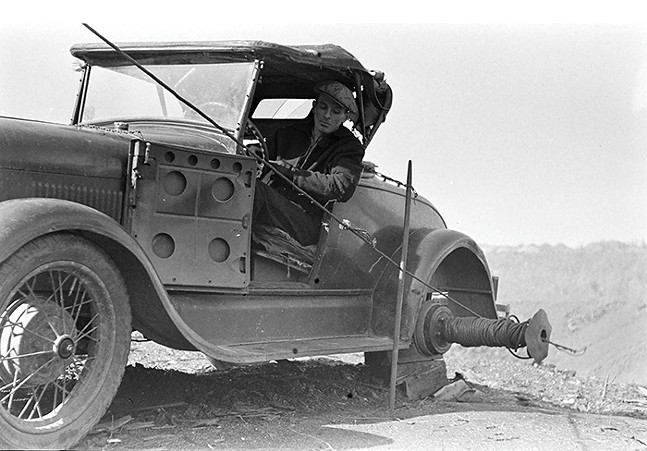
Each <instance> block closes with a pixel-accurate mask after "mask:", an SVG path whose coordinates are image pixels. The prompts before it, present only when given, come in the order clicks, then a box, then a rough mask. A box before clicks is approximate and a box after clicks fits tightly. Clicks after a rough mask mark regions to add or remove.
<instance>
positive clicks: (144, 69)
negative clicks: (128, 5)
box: [83, 23, 244, 147]
mask: <svg viewBox="0 0 647 451" xmlns="http://www.w3.org/2000/svg"><path fill="white" fill-rule="evenodd" d="M83 26H84V27H85V28H87V29H88V30H90V31H91V32H92V33H94V35H95V36H97V37H98V38H99V39H101V40H102V41H103V42H105V43H106V44H108V46H110V47H111V48H112V49H113V50H114V51H115V52H117V53H119V54H120V55H121V56H123V57H124V58H126V59H127V60H128V61H129V62H130V63H132V64H134V65H135V66H136V67H137V68H138V69H139V70H141V71H142V72H144V73H145V74H146V75H148V76H149V77H150V78H152V79H153V81H155V83H157V84H159V85H160V86H162V87H163V88H164V89H166V90H167V91H168V92H170V93H171V94H172V95H173V97H175V98H176V99H178V100H179V101H180V102H182V103H184V104H185V105H186V106H188V107H189V108H191V109H192V110H193V111H195V112H196V113H198V114H199V115H200V117H202V118H204V119H205V120H206V121H208V122H209V123H210V124H211V125H213V126H214V127H215V128H216V129H218V130H219V131H220V132H222V133H223V134H225V135H226V136H227V137H228V138H230V139H231V140H232V141H234V142H235V143H236V144H238V145H240V146H241V147H244V144H243V143H241V142H240V141H239V140H238V139H237V138H236V137H235V136H234V135H232V134H231V133H230V132H229V130H227V129H225V128H224V127H222V126H221V125H220V124H218V123H217V122H216V121H214V120H213V119H211V118H210V117H209V116H207V115H206V114H205V113H203V112H202V111H201V110H200V109H199V108H198V107H196V106H195V105H193V104H192V103H191V102H189V101H188V100H187V99H185V98H184V97H182V96H181V95H180V94H178V93H177V92H176V91H175V90H174V89H173V88H171V87H170V86H169V85H168V84H166V83H164V82H163V81H162V80H160V79H159V77H157V76H156V75H155V74H154V73H152V72H151V71H149V70H148V69H146V68H145V67H144V66H142V65H141V64H140V63H139V61H137V60H136V59H135V58H133V57H132V56H130V55H129V54H127V53H126V52H124V51H123V50H121V49H120V48H119V47H117V46H116V45H115V44H113V43H112V42H111V41H109V40H108V39H107V38H105V37H104V36H102V35H101V34H100V33H99V32H98V31H96V30H95V29H94V28H92V27H91V26H90V25H88V24H87V23H84V24H83Z"/></svg>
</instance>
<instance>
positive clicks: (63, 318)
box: [0, 40, 550, 449]
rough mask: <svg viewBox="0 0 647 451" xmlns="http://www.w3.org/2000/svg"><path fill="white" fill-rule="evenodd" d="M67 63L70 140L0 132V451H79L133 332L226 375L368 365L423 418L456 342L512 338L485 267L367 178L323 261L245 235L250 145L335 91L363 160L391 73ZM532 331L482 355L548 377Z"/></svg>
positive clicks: (339, 64)
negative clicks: (520, 362) (420, 402)
mask: <svg viewBox="0 0 647 451" xmlns="http://www.w3.org/2000/svg"><path fill="white" fill-rule="evenodd" d="M71 53H72V55H73V56H74V57H75V58H76V59H77V60H78V62H79V64H78V67H77V69H78V70H79V73H80V79H81V81H80V84H79V90H78V95H77V97H76V101H75V106H74V110H73V113H72V120H71V123H70V124H69V125H63V124H55V123H46V122H40V121H35V120H26V119H19V118H12V117H2V118H0V243H1V246H0V382H1V388H0V404H1V406H0V424H1V426H2V427H1V428H0V445H1V446H2V447H4V448H16V449H17V448H27V449H34V448H56V449H63V448H69V447H72V446H74V444H76V443H78V442H79V441H80V440H81V439H82V438H83V437H84V436H85V435H86V434H87V433H88V432H89V431H90V430H91V429H92V427H93V426H94V425H95V424H96V423H97V422H98V421H99V420H100V419H101V417H102V416H103V415H104V413H105V412H106V410H107V408H108V407H109V405H110V403H111V402H112V400H113V397H114V396H115V393H116V391H117V389H118V387H119V384H120V381H121V378H122V376H123V373H124V369H125V366H126V364H127V359H128V354H129V350H130V338H131V333H133V331H138V332H139V333H141V334H142V335H143V336H144V337H146V338H148V339H150V340H153V341H154V342H156V343H159V344H161V345H163V346H166V347H170V348H174V349H179V350H190V351H199V352H201V353H204V354H205V355H206V356H207V357H208V358H209V359H210V360H211V361H212V362H213V363H214V365H216V366H218V365H220V364H222V365H225V364H234V365H242V364H253V363H260V362H268V361H272V360H284V359H291V358H296V357H307V356H316V355H328V354H340V353H356V352H363V353H365V356H366V364H367V365H369V366H372V367H373V368H375V371H376V372H382V373H381V374H384V372H385V371H386V372H388V370H389V369H391V371H392V372H391V374H392V375H393V374H396V375H397V377H398V380H404V383H405V388H406V393H407V394H408V395H410V396H412V397H416V396H417V397H420V396H424V395H427V394H429V393H430V392H431V391H432V390H434V389H437V388H439V387H440V386H442V385H443V384H444V383H446V382H447V380H446V378H445V376H444V375H442V376H438V375H437V374H436V373H438V372H437V371H435V370H433V368H436V367H435V366H434V365H436V366H437V365H438V364H442V354H443V353H444V352H446V351H447V349H449V346H450V345H451V343H453V342H456V343H464V342H467V341H469V340H468V338H474V337H473V335H474V333H473V332H472V331H470V330H469V327H463V326H461V324H459V322H457V321H455V320H458V319H462V320H470V319H476V318H478V319H485V320H487V321H489V322H488V323H487V324H494V322H496V321H499V316H500V315H499V312H498V308H497V304H496V278H495V277H493V276H492V274H491V272H490V269H489V267H488V263H487V260H486V257H485V255H484V253H483V251H482V249H481V248H480V247H479V246H478V245H477V244H476V243H475V241H474V240H473V239H471V238H470V237H469V236H467V235H465V234H463V233H461V232H459V231H455V230H451V229H449V228H447V225H446V223H445V221H444V219H443V217H442V216H441V214H440V213H439V212H438V210H437V209H436V208H435V207H434V206H433V205H432V203H431V202H429V201H428V200H427V199H425V198H424V197H423V196H421V195H419V194H417V193H415V192H414V191H413V190H412V189H411V186H410V182H407V183H402V182H398V181H396V180H394V179H392V178H391V177H389V176H387V175H383V174H381V173H380V172H378V171H377V169H376V167H375V165H374V164H371V163H370V162H368V161H365V162H364V170H363V173H362V176H361V180H360V182H359V186H358V187H357V190H356V192H355V194H354V195H353V196H352V198H351V199H350V200H348V201H347V202H334V203H331V204H329V205H326V206H325V208H326V215H325V216H324V220H323V221H322V224H321V231H320V236H319V240H318V243H317V244H316V245H313V246H302V245H300V243H298V242H296V241H295V240H294V239H293V238H292V237H290V236H289V235H288V234H287V233H285V232H283V231H281V230H280V229H272V228H265V229H264V228H260V227H259V228H255V227H253V226H254V224H252V214H251V213H252V207H253V200H254V192H255V184H256V183H258V180H257V177H258V175H259V173H260V172H261V170H262V168H263V165H264V164H269V162H268V161H266V160H264V159H263V156H262V155H260V156H259V155H258V154H256V153H254V152H249V149H250V148H251V146H250V145H251V144H256V145H257V146H260V147H261V148H262V147H263V143H264V140H265V137H267V136H269V135H271V134H272V133H274V132H275V131H276V130H278V129H279V128H281V127H284V126H286V125H289V124H291V123H293V122H295V121H298V120H300V119H301V118H303V117H305V116H306V115H307V114H308V113H309V111H310V106H311V104H312V100H313V96H314V88H313V87H314V86H315V85H316V84H317V83H319V82H321V81H324V80H335V81H338V82H341V83H343V84H344V85H346V86H347V87H348V88H349V89H351V90H352V91H353V93H354V96H355V100H356V102H357V104H358V110H359V117H358V119H357V120H356V121H355V122H354V123H347V124H346V126H348V127H349V129H351V130H352V131H353V133H355V134H356V136H357V137H358V139H359V140H361V142H362V144H363V145H364V146H365V147H368V145H369V143H370V142H371V140H372V138H373V137H374V136H375V133H376V132H377V131H378V130H379V129H380V125H381V124H382V123H383V122H384V121H385V120H386V118H387V115H388V112H389V110H390V108H391V105H392V98H393V94H392V90H391V87H390V86H389V85H388V83H387V81H386V78H385V75H384V74H383V73H381V72H379V71H369V70H367V69H366V68H364V67H363V66H362V64H361V63H360V62H359V61H358V60H357V59H356V58H355V57H354V56H353V55H352V54H350V53H349V52H347V51H346V50H344V49H342V48H341V47H338V46H336V45H304V46H286V45H280V44H273V43H268V42H261V41H225V42H222V41H220V42H167V43H164V42H161V43H125V44H119V45H114V44H112V43H110V42H109V41H107V40H106V42H101V43H93V44H78V45H74V46H73V47H72V48H71ZM405 236H407V237H408V239H405V238H404V237H405ZM403 257H406V258H403ZM402 274H404V275H402ZM499 310H500V309H499ZM540 312H541V311H540ZM533 321H534V322H533ZM533 321H531V323H530V326H528V323H522V324H514V323H513V322H511V321H509V324H508V323H506V324H508V325H509V328H516V329H515V330H517V331H519V330H521V329H520V328H522V332H524V333H525V335H524V334H523V333H522V335H523V336H524V337H526V339H523V337H522V339H521V340H516V341H514V342H512V343H510V344H508V342H507V341H506V342H505V343H492V342H491V341H490V342H488V341H487V340H486V339H485V338H483V337H477V338H476V341H478V342H479V343H477V344H488V345H498V346H507V347H512V348H517V347H523V346H528V347H529V350H530V351H529V353H530V354H531V355H532V357H533V358H535V359H536V360H541V359H542V358H543V357H544V356H545V355H543V356H542V355H540V354H543V353H544V347H545V346H547V345H546V340H547V336H548V334H549V333H550V329H549V325H548V323H547V320H545V318H540V319H539V320H535V318H534V317H533ZM526 328H528V329H534V332H532V334H531V336H529V335H528V332H525V331H526ZM470 334H471V335H470ZM508 335H510V334H508ZM394 337H396V338H394ZM499 341H500V340H499ZM531 341H534V346H535V348H536V349H530V348H531V346H532V343H531ZM480 342H483V343H480ZM464 344H465V343H464ZM466 345H469V344H466ZM443 368H444V367H443ZM394 370H395V372H393V371H394ZM421 371H422V373H421ZM434 371H435V372H434ZM413 374H415V375H416V377H417V379H416V381H413V380H412V379H410V378H408V376H411V375H413ZM420 374H423V375H424V374H427V375H428V381H427V382H425V383H423V384H422V385H421V383H420V378H419V377H418V376H420ZM434 375H435V376H434ZM387 379H388V377H387ZM391 380H394V379H393V378H391ZM407 384H408V385H407Z"/></svg>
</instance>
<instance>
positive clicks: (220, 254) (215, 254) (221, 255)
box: [209, 238, 231, 263]
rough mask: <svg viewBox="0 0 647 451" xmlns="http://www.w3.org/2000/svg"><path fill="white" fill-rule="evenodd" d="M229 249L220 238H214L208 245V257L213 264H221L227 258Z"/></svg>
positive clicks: (227, 244)
mask: <svg viewBox="0 0 647 451" xmlns="http://www.w3.org/2000/svg"><path fill="white" fill-rule="evenodd" d="M229 254H231V249H230V248H229V243H227V241H225V240H223V239H222V238H214V239H213V240H211V243H209V257H211V259H212V260H213V261H215V262H218V263H222V262H224V261H225V260H227V259H228V258H229Z"/></svg>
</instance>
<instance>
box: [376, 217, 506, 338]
mask: <svg viewBox="0 0 647 451" xmlns="http://www.w3.org/2000/svg"><path fill="white" fill-rule="evenodd" d="M392 259H393V260H394V261H396V262H399V261H400V259H401V249H399V250H398V251H397V252H396V253H395V254H394V255H393V256H392ZM407 270H408V271H409V272H410V273H412V274H414V275H415V279H414V278H412V277H407V278H406V285H405V296H404V299H403V305H402V322H401V329H400V330H401V338H402V339H405V340H407V339H410V338H411V337H412V334H413V332H414V329H415V325H416V320H417V315H418V312H419V310H420V306H421V304H422V303H423V301H425V300H426V299H428V298H430V296H431V293H432V292H434V291H436V290H438V291H442V292H447V293H448V294H449V296H450V297H451V298H452V299H454V300H456V301H457V302H458V303H454V302H451V301H448V307H449V308H450V309H451V310H452V313H453V314H454V315H455V316H474V315H473V313H472V312H471V311H473V312H476V313H477V314H479V315H480V316H483V317H485V318H496V306H495V299H494V293H493V287H492V277H491V275H490V269H489V267H488V264H487V261H486V259H485V255H484V254H483V251H482V250H481V248H480V247H479V246H478V245H477V244H476V242H474V240H473V239H472V238H470V237H469V236H467V235H465V234H463V233H461V232H457V231H455V230H449V229H416V230H413V231H412V232H411V234H410V238H409V255H408V259H407ZM398 272H399V271H398V268H396V267H395V266H394V265H389V267H387V268H386V270H385V271H384V274H383V275H382V277H381V278H380V281H379V282H378V284H377V286H376V289H375V294H374V300H375V303H374V305H375V307H374V312H373V313H374V315H373V330H374V331H375V332H376V333H377V334H379V335H391V334H393V322H394V319H395V305H396V299H397V295H398V289H399V288H398V285H399V284H398V276H399V274H398ZM418 279H419V280H418ZM423 282H424V283H423ZM425 283H426V284H429V285H431V286H433V287H434V288H433V289H431V288H429V287H428V286H427V285H425ZM461 305H462V306H465V307H467V308H468V309H469V310H467V309H465V308H463V307H462V306H461ZM470 310H471V311H470Z"/></svg>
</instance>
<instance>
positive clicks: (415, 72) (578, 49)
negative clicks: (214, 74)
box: [0, 2, 647, 246]
mask: <svg viewBox="0 0 647 451" xmlns="http://www.w3.org/2000/svg"><path fill="white" fill-rule="evenodd" d="M279 3H280V2H279ZM287 3H289V4H292V5H293V6H294V5H296V4H297V3H293V2H287ZM621 3H622V2H621ZM621 3H620V4H621ZM218 4H219V3H218ZM218 4H217V2H214V3H211V4H210V5H212V6H209V7H207V10H206V11H205V14H206V12H208V13H209V14H208V15H209V17H213V20H212V21H210V22H206V21H204V20H202V21H196V20H195V17H196V16H195V15H193V16H189V15H187V14H184V13H182V14H179V15H178V16H177V17H176V18H175V19H176V20H175V21H174V22H170V21H169V19H170V18H171V17H173V16H172V12H168V11H167V12H166V13H167V14H166V15H154V14H148V12H147V11H145V10H142V9H136V10H129V12H130V14H127V19H128V20H127V21H124V20H121V21H117V20H115V18H114V17H115V16H114V14H107V15H101V16H100V17H97V18H95V19H93V17H85V18H81V17H79V19H78V21H73V20H71V19H74V17H68V16H66V17H65V21H61V20H56V21H54V20H48V19H51V17H53V16H50V15H48V14H47V10H39V11H40V15H38V17H37V18H36V19H37V21H35V22H27V21H25V20H24V17H32V16H24V15H19V14H18V15H13V16H11V15H10V16H9V18H7V17H5V18H3V19H0V115H7V116H15V117H25V118H33V119H38V120H45V121H54V122H62V123H67V122H69V119H70V116H71V112H72V106H73V103H74V97H75V95H76V88H77V84H78V79H79V74H78V73H76V72H74V71H73V61H74V59H73V58H72V56H71V55H70V54H69V48H70V47H71V46H72V45H73V44H74V43H77V42H97V40H98V39H97V38H96V37H95V36H94V35H92V34H91V33H90V32H89V31H88V30H87V29H86V28H85V27H83V26H82V25H81V22H82V21H86V22H87V23H89V24H90V25H91V26H92V27H94V28H95V29H97V31H99V32H100V33H102V34H103V35H104V36H106V37H108V38H109V39H111V40H113V41H115V42H126V41H175V40H225V39H227V40H229V39H252V40H257V39H258V40H264V41H270V42H276V43H280V44H322V43H335V44H338V45H341V46H342V47H344V48H345V49H346V50H348V51H350V52H351V53H352V54H353V55H355V56H356V57H357V58H358V59H359V61H360V62H361V63H362V64H363V65H364V66H365V67H366V68H367V69H375V70H381V71H383V72H384V73H385V74H386V79H387V81H388V82H389V84H390V85H391V87H392V89H393V93H394V100H393V107H392V109H391V111H390V112H389V115H388V116H387V120H386V122H385V123H384V124H383V126H382V128H381V129H380V130H379V131H378V133H377V135H376V137H375V139H374V140H373V142H371V144H370V146H369V148H368V150H367V153H366V157H365V158H366V159H367V160H369V161H372V162H374V163H376V164H377V165H378V171H380V172H382V173H385V174H388V175H390V176H392V177H394V178H397V179H400V180H402V181H404V180H406V167H407V161H408V160H411V161H412V165H413V185H414V188H415V190H416V191H417V192H418V193H419V194H420V195H422V196H424V197H425V198H427V199H429V200H430V201H431V202H432V203H433V204H434V205H435V206H436V207H437V208H438V210H439V211H440V212H441V214H442V215H443V217H444V219H445V221H446V222H447V225H448V227H449V228H452V229H456V230H460V231H462V232H464V233H467V234H468V235H470V236H471V237H473V238H474V239H475V240H476V241H477V242H479V243H482V244H489V245H521V244H544V243H547V244H560V243H562V244H566V245H568V246H580V245H585V244H587V243H590V242H595V241H601V240H617V241H625V242H645V241H647V25H646V24H647V20H642V21H641V20H639V18H638V17H637V16H633V15H629V16H628V17H626V18H620V19H621V20H619V19H618V18H615V19H614V20H607V19H608V17H607V16H604V15H602V14H601V15H600V16H594V15H588V16H587V14H579V15H578V14H575V13H574V14H573V16H572V17H570V16H568V15H566V16H565V17H560V18H559V20H555V18H554V17H548V16H547V17H544V18H543V19H542V17H541V16H535V15H533V14H534V13H533V11H529V12H527V13H526V14H528V15H529V17H526V16H523V17H521V18H518V17H511V18H509V19H506V18H503V20H502V19H501V18H499V17H490V18H488V16H487V14H482V15H481V16H478V17H477V16H470V15H469V14H463V15H460V16H452V15H451V14H448V15H444V16H443V15H436V16H435V20H430V21H428V22H425V23H419V22H411V21H406V20H402V17H403V16H401V15H398V14H407V15H408V16H407V17H409V18H411V17H416V11H415V10H411V9H407V5H408V2H404V3H402V8H401V9H400V13H398V14H395V15H390V14H385V15H384V16H383V17H382V16H378V17H377V20H376V18H372V20H366V18H365V17H364V20H359V21H357V22H354V21H353V20H352V19H353V17H358V18H360V19H361V18H362V17H363V16H362V15H361V11H362V10H361V9H360V10H357V12H358V14H332V15H331V14H327V15H324V16H322V17H323V19H320V20H318V21H314V20H312V15H310V16H308V17H309V18H305V19H302V18H296V19H295V17H293V16H291V18H286V17H284V16H283V14H278V15H277V10H276V9H273V10H272V11H271V12H272V14H274V15H273V16H272V15H270V14H269V13H270V12H269V11H268V12H267V14H265V15H264V14H262V13H263V11H261V12H260V13H261V15H260V16H259V17H260V18H261V19H262V20H258V21H252V22H250V21H246V22H245V23H243V22H242V20H236V19H234V18H233V16H232V15H226V14H224V13H225V11H223V7H222V6H218ZM209 8H210V9H209ZM115 9H118V6H115V8H112V10H111V8H108V10H111V12H112V13H114V12H115ZM183 11H186V9H184V10H183ZM158 12H159V11H158ZM478 12H479V11H474V14H476V13H478ZM58 13H59V19H60V11H58ZM387 13H388V11H387ZM77 15H78V14H77ZM72 16H73V15H72ZM97 16H98V15H97ZM339 18H342V19H343V20H335V19H339ZM427 18H428V17H427ZM477 18H478V19H479V20H476V19H477ZM90 19H93V20H90ZM389 19H390V20H389ZM641 22H642V23H641Z"/></svg>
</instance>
